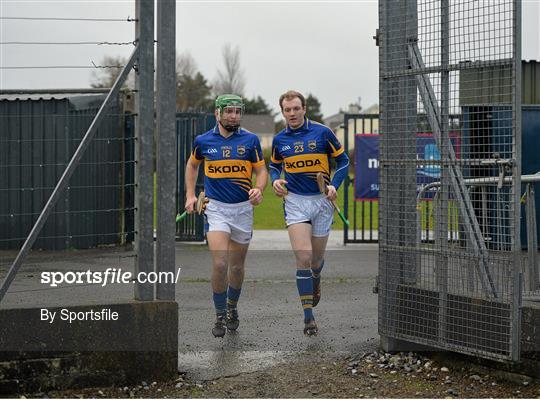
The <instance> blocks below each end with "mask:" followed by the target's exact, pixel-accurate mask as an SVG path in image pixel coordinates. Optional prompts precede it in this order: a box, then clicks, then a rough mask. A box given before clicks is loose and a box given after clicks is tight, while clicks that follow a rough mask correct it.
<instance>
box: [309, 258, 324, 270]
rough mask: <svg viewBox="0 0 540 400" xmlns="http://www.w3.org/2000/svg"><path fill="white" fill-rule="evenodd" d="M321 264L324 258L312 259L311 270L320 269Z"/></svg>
mask: <svg viewBox="0 0 540 400" xmlns="http://www.w3.org/2000/svg"><path fill="white" fill-rule="evenodd" d="M321 263H322V258H312V259H311V269H318V268H320V266H321Z"/></svg>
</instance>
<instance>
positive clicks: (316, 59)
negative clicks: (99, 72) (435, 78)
mask: <svg viewBox="0 0 540 400" xmlns="http://www.w3.org/2000/svg"><path fill="white" fill-rule="evenodd" d="M451 1H452V0H451ZM493 1H497V0H493ZM377 7H378V5H377V1H375V0H356V1H325V2H320V1H319V2H313V1H296V2H284V1H254V2H249V3H248V2H245V1H244V2H241V1H228V2H223V1H221V2H219V1H190V2H188V1H179V2H177V37H176V40H177V51H178V52H182V51H184V50H189V52H190V53H191V54H192V56H193V58H194V59H195V60H196V62H197V66H198V68H199V69H200V71H201V72H202V73H203V75H205V77H206V78H207V79H208V80H209V81H211V80H212V79H213V78H214V77H215V76H216V72H217V70H218V69H219V68H221V66H222V55H221V49H222V47H223V45H224V44H225V43H230V44H232V45H233V46H236V45H237V46H239V48H240V52H241V63H242V66H243V69H244V71H245V77H246V93H245V94H246V95H247V96H248V97H251V96H253V95H261V96H262V97H263V98H264V99H265V100H266V101H267V102H268V103H269V104H271V105H272V106H273V107H274V108H275V109H277V98H278V97H279V95H280V94H281V93H282V92H283V91H285V90H287V89H297V90H300V91H302V92H305V93H308V92H311V93H313V94H314V95H316V96H317V97H318V98H319V100H320V101H321V103H322V111H323V114H324V115H325V116H329V115H331V114H334V113H336V112H337V111H338V109H339V108H340V107H341V108H346V107H347V105H348V104H349V103H352V102H356V101H357V100H358V98H359V97H361V105H362V106H363V107H364V108H366V107H368V106H370V105H372V104H373V103H377V102H378V49H377V47H376V46H375V43H374V40H373V39H372V37H373V35H374V34H375V30H376V28H377V26H378V16H377ZM128 16H130V17H134V0H125V1H114V0H107V1H98V0H95V1H88V0H87V1H78V0H69V1H49V0H34V1H25V0H0V17H67V18H71V17H75V18H122V19H124V18H127V17H128ZM523 24H524V27H523V31H524V32H523V38H524V40H523V58H524V59H539V60H540V30H539V25H540V5H539V2H538V0H525V1H524V7H523ZM0 25H1V26H0V28H1V29H0V42H8V41H42V42H73V41H91V42H99V41H108V42H128V41H132V40H133V38H134V24H133V23H128V22H72V21H69V22H65V21H62V22H60V21H53V22H51V21H28V20H25V21H13V20H0ZM131 50H132V46H95V45H61V46H60V45H59V46H52V45H39V46H37V45H2V44H0V66H4V67H6V66H79V65H81V66H91V64H92V62H95V63H96V64H99V63H100V61H101V60H102V58H103V56H104V55H122V56H126V57H127V56H128V55H129V53H130V52H131ZM90 81H91V70H88V69H74V70H70V69H33V70H31V69H29V70H0V88H2V89H38V88H81V87H89V84H90Z"/></svg>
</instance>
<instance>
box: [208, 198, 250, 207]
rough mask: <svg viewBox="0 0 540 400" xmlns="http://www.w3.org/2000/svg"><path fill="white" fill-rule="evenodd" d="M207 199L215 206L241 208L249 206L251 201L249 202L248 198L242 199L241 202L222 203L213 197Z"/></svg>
mask: <svg viewBox="0 0 540 400" xmlns="http://www.w3.org/2000/svg"><path fill="white" fill-rule="evenodd" d="M209 200H210V203H213V204H215V205H216V206H219V207H223V208H242V207H245V206H248V205H249V206H251V203H250V202H249V200H246V201H242V202H241V203H224V202H222V201H217V200H214V199H209Z"/></svg>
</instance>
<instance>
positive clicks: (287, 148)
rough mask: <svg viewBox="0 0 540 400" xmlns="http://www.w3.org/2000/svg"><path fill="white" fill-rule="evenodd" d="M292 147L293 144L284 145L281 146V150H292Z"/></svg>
mask: <svg viewBox="0 0 540 400" xmlns="http://www.w3.org/2000/svg"><path fill="white" fill-rule="evenodd" d="M290 149H291V146H289V145H285V146H283V147H281V151H287V150H290Z"/></svg>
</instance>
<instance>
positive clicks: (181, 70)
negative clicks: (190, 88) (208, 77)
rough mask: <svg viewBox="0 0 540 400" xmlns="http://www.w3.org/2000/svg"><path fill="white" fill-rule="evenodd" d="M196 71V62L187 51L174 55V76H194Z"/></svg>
mask: <svg viewBox="0 0 540 400" xmlns="http://www.w3.org/2000/svg"><path fill="white" fill-rule="evenodd" d="M196 73H197V63H196V62H195V59H194V58H193V56H192V55H191V53H190V52H189V51H187V50H186V51H184V52H183V53H182V54H179V55H177V56H176V76H177V77H181V76H184V75H185V76H190V77H192V78H193V77H194V76H195V74H196Z"/></svg>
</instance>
